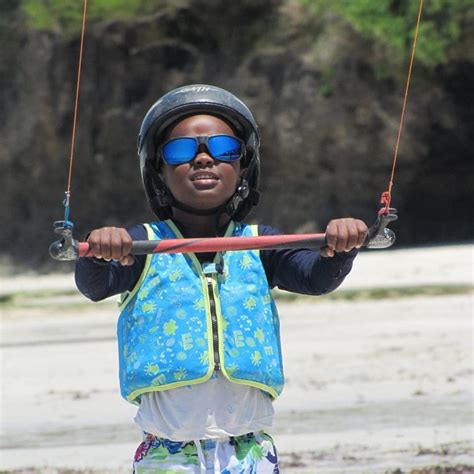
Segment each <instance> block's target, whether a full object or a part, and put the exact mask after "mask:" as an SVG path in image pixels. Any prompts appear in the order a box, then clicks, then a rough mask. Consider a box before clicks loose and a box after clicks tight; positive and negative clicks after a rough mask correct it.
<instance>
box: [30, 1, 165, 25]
mask: <svg viewBox="0 0 474 474" xmlns="http://www.w3.org/2000/svg"><path fill="white" fill-rule="evenodd" d="M167 3H168V2H166V1H164V0H91V1H89V2H88V6H87V18H88V21H97V20H103V19H109V20H111V19H117V18H132V17H135V16H138V15H140V14H146V13H150V12H152V11H154V10H156V9H157V8H159V7H162V6H165V5H166V4H167ZM22 7H23V11H24V12H25V13H26V16H27V18H28V22H29V25H30V26H31V27H33V28H35V29H40V30H52V29H58V28H59V29H61V30H65V31H75V30H78V29H79V28H80V26H81V21H82V9H83V2H82V1H80V0H22Z"/></svg>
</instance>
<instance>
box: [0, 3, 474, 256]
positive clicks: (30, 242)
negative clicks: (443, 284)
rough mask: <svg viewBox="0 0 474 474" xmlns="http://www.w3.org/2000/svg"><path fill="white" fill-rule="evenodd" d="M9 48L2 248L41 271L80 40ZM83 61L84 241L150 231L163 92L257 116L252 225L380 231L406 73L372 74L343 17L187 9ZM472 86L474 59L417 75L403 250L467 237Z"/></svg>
mask: <svg viewBox="0 0 474 474" xmlns="http://www.w3.org/2000/svg"><path fill="white" fill-rule="evenodd" d="M224 6H225V9H224ZM12 34H13V33H12ZM12 37H13V38H14V39H15V41H14V42H12V43H11V45H10V46H9V50H8V52H4V54H3V59H5V58H7V59H8V61H9V62H7V63H5V61H3V64H4V67H3V69H2V91H1V93H0V106H1V109H2V120H1V121H0V142H1V144H2V146H1V149H0V163H1V167H2V170H3V172H2V173H1V175H0V188H1V189H2V191H3V199H2V203H3V205H2V209H1V215H0V219H1V222H3V223H4V228H3V230H2V232H1V243H2V245H1V249H2V252H3V253H7V254H9V255H13V256H14V257H15V258H17V259H19V260H22V261H24V262H29V263H31V262H34V263H35V264H44V263H45V262H47V260H48V256H47V247H48V245H49V242H50V241H51V240H52V239H53V234H52V227H51V224H52V222H53V220H57V219H61V218H62V212H63V209H62V207H61V200H62V198H63V193H64V190H65V187H66V182H67V167H68V155H69V142H70V135H71V122H72V110H73V101H74V93H75V74H76V65H77V55H78V45H79V36H78V35H77V34H75V35H69V36H64V35H61V34H60V33H55V32H38V31H29V30H21V31H18V30H15V31H14V34H13V36H11V35H10V36H9V38H10V40H11V39H12ZM85 48H86V49H85V57H84V66H83V75H82V83H81V98H80V108H79V122H78V132H77V144H76V157H75V162H74V166H73V181H72V183H73V184H72V198H71V206H72V216H71V217H72V219H73V220H74V221H75V222H76V224H77V229H76V232H77V235H78V236H83V235H84V234H85V233H86V232H87V231H88V230H90V229H91V228H94V227H96V226H100V225H105V224H113V225H127V224H131V223H135V222H141V221H144V220H147V219H150V217H151V214H150V212H149V211H148V208H147V204H146V201H145V199H144V194H143V192H142V188H141V182H140V177H139V169H138V162H137V159H136V148H135V147H136V135H137V131H138V128H139V125H140V123H141V120H142V118H143V116H144V114H145V112H146V110H147V109H148V107H149V106H150V105H151V104H152V103H153V102H154V101H155V100H156V99H157V98H158V97H159V96H160V95H161V94H163V93H164V92H166V91H168V90H169V89H171V88H174V87H177V86H179V85H183V84H186V83H212V84H216V85H219V86H221V87H224V88H227V89H229V90H231V91H233V92H235V93H236V94H237V95H238V96H240V97H241V98H242V99H243V100H244V101H245V102H246V103H247V104H248V105H249V107H250V108H251V109H252V110H253V111H254V114H255V116H256V118H257V121H258V123H259V124H260V127H261V131H262V137H263V139H262V182H261V190H262V193H263V199H262V202H261V205H260V206H259V208H258V209H257V210H256V211H255V212H254V213H253V214H252V219H253V220H254V221H257V222H265V223H268V224H271V225H274V226H277V227H280V228H282V229H283V230H285V231H287V232H294V231H318V230H324V226H325V224H326V223H327V221H328V220H329V219H331V218H333V217H339V216H348V215H353V216H357V217H361V218H363V219H366V220H367V221H369V222H370V221H371V220H372V219H373V218H374V213H375V210H376V209H377V201H378V198H379V196H380V193H381V192H382V191H384V190H385V189H386V186H387V181H388V178H389V175H390V165H391V159H392V155H393V148H394V144H395V139H396V133H397V127H398V120H399V115H400V107H401V98H402V93H403V88H404V75H405V70H403V71H400V74H399V75H395V76H393V75H392V76H387V75H381V74H379V73H378V71H377V70H376V68H374V61H373V58H372V57H371V54H372V51H371V46H370V43H369V42H367V40H365V39H363V38H361V37H360V36H359V35H357V34H356V33H355V32H354V31H353V30H352V29H351V28H350V27H349V26H348V25H346V24H344V23H343V22H342V21H340V20H339V19H338V18H336V17H331V16H330V15H329V16H328V15H326V16H324V17H317V16H315V15H310V14H309V13H308V12H306V11H305V10H303V9H302V7H300V6H299V5H298V4H297V3H296V2H292V1H275V0H265V1H262V2H247V1H243V2H240V3H239V2H236V3H234V2H223V1H218V0H211V1H209V0H208V1H204V0H200V1H192V2H191V1H189V2H184V1H183V2H179V3H178V4H177V6H175V7H174V8H166V9H164V10H163V11H160V12H158V13H156V14H155V15H153V16H149V17H146V18H141V19H138V20H129V21H111V22H102V23H95V24H89V25H88V29H87V35H86V46H85ZM5 64H10V66H9V67H8V69H7V71H5ZM5 72H6V73H7V76H5ZM473 82H474V64H473V62H470V61H456V60H454V61H452V62H451V63H450V64H449V66H444V67H439V68H437V69H435V70H434V71H432V72H430V73H428V72H427V71H423V70H421V69H420V68H415V76H414V79H413V83H412V89H411V93H410V98H409V104H408V110H407V116H406V122H405V128H404V133H403V136H402V145H401V149H400V155H399V164H398V169H397V174H396V180H395V187H394V193H393V205H394V206H395V207H397V208H398V209H399V212H400V221H399V222H398V223H397V224H396V225H395V226H394V228H395V229H396V230H397V232H398V235H399V242H400V243H401V244H405V245H407V244H420V243H423V244H427V243H436V242H441V241H453V240H462V239H471V238H472V236H473V232H472V222H471V221H472V219H471V218H472V201H471V189H472V184H471V183H470V182H469V177H472V159H471V155H472V153H471V150H472V148H473V135H472V125H473V109H472V99H473V91H472V83H473Z"/></svg>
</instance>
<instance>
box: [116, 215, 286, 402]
mask: <svg viewBox="0 0 474 474" xmlns="http://www.w3.org/2000/svg"><path fill="white" fill-rule="evenodd" d="M146 228H147V232H148V238H149V239H150V240H151V239H153V240H161V239H175V238H181V237H182V235H181V234H180V232H179V230H178V229H177V228H176V226H175V225H174V224H173V222H172V221H170V220H167V221H162V222H153V223H151V224H147V225H146ZM250 235H257V226H249V225H245V224H240V223H234V222H231V224H230V225H229V227H228V229H227V232H226V236H236V237H237V236H250ZM218 270H219V272H218ZM121 308H122V312H121V314H120V317H119V321H118V330H117V335H118V344H119V370H120V389H121V393H122V396H123V397H124V398H125V399H126V400H128V401H130V402H133V403H138V402H139V397H140V395H141V394H143V393H146V392H151V391H156V390H169V389H172V388H177V387H182V386H186V385H191V384H196V383H201V382H205V381H206V380H209V379H210V378H211V376H212V373H213V372H214V369H215V361H218V362H219V365H220V367H219V370H221V372H222V373H223V375H224V376H225V377H226V378H227V379H229V380H230V381H232V382H235V383H242V384H246V385H251V386H254V387H256V388H260V389H262V390H264V391H265V392H267V393H269V394H270V395H271V396H272V397H273V398H276V397H277V396H278V395H279V394H280V393H281V391H282V389H283V383H284V378H283V367H282V358H281V347H280V323H279V318H278V312H277V310H276V307H275V303H274V301H273V298H272V296H271V294H270V288H269V286H268V281H267V278H266V275H265V270H264V268H263V264H262V262H261V260H260V256H259V252H258V250H246V251H227V252H223V253H220V254H217V255H216V258H215V259H214V262H211V263H208V264H203V265H201V264H200V263H199V261H198V259H197V257H196V255H195V254H193V253H188V254H153V255H148V256H147V259H146V263H145V267H144V269H143V272H142V275H141V277H140V280H139V281H138V282H137V284H136V286H135V288H134V289H133V290H132V291H131V292H130V293H129V294H127V295H126V298H125V300H124V301H123V303H122V305H121ZM215 348H218V350H217V353H216V354H215Z"/></svg>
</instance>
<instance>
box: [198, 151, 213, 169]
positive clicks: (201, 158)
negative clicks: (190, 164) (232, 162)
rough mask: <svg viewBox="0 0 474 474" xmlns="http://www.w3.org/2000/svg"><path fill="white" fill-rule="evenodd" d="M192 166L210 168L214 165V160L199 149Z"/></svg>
mask: <svg viewBox="0 0 474 474" xmlns="http://www.w3.org/2000/svg"><path fill="white" fill-rule="evenodd" d="M194 164H195V165H198V166H212V165H213V164H214V158H212V156H211V155H209V153H207V151H205V150H204V149H200V150H199V151H198V154H197V155H196V158H194Z"/></svg>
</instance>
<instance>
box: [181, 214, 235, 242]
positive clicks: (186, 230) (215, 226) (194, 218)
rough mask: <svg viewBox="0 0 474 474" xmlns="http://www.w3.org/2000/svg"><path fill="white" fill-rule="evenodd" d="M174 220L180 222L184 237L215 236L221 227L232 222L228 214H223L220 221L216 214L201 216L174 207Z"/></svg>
mask: <svg viewBox="0 0 474 474" xmlns="http://www.w3.org/2000/svg"><path fill="white" fill-rule="evenodd" d="M173 220H174V221H175V222H176V223H177V224H178V227H179V229H180V230H181V233H182V234H183V236H184V237H215V236H217V235H218V234H219V231H220V229H222V228H223V227H224V226H227V224H228V223H229V222H230V219H229V216H228V215H227V214H222V215H221V216H220V218H219V222H216V216H215V215H210V216H199V215H196V214H191V213H188V212H186V211H183V210H181V209H176V208H175V207H174V208H173Z"/></svg>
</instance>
